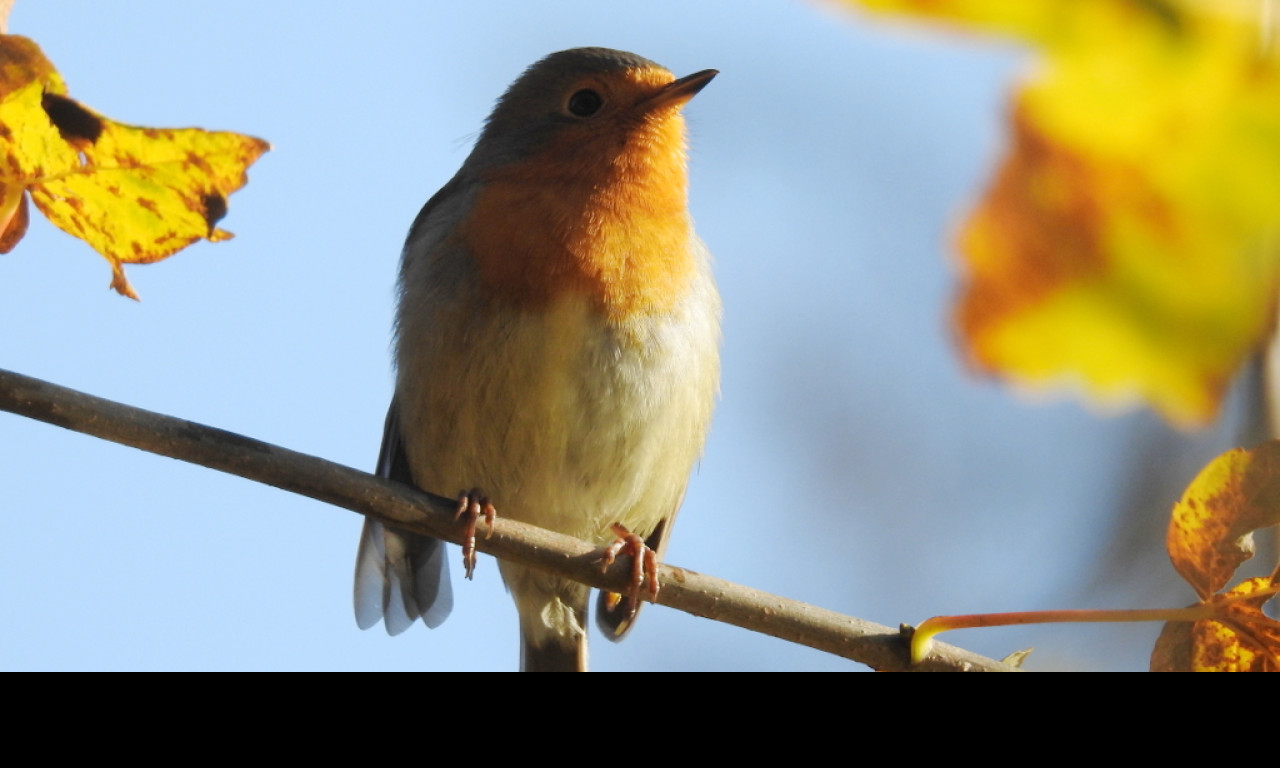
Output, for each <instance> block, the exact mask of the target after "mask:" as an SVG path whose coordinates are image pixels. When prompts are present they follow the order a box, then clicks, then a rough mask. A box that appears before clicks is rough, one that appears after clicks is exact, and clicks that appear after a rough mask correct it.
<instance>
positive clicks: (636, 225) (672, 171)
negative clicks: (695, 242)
mask: <svg viewBox="0 0 1280 768" xmlns="http://www.w3.org/2000/svg"><path fill="white" fill-rule="evenodd" d="M687 186H688V184H687V177H686V171H685V153H684V130H683V120H682V118H681V117H680V116H679V115H678V114H677V113H676V112H674V111H672V112H670V113H669V114H664V115H659V116H654V117H653V119H651V120H649V121H647V122H645V123H643V124H641V125H638V126H636V125H633V126H628V130H626V131H625V132H624V131H623V130H622V127H621V126H619V127H617V130H616V131H615V133H614V134H613V135H609V134H606V135H603V136H602V135H591V136H583V135H582V133H581V132H580V131H578V132H575V131H573V130H568V129H566V130H565V131H562V132H560V133H559V134H558V135H556V136H555V137H553V139H552V140H551V141H550V142H549V143H548V145H547V146H546V147H545V148H544V149H543V150H540V151H539V152H538V153H537V154H536V155H534V156H533V157H531V158H529V159H527V160H525V161H522V162H520V163H517V164H513V165H508V166H506V167H503V168H501V169H498V170H496V171H492V172H490V173H488V174H487V175H486V176H485V184H484V186H483V188H482V189H481V191H480V193H479V194H478V196H477V199H476V202H475V205H474V207H473V208H472V210H471V212H470V214H469V216H468V217H467V220H466V222H465V223H464V224H463V226H462V228H461V230H460V234H461V235H462V237H463V238H464V242H465V243H466V245H467V247H468V248H470V249H471V251H472V253H473V254H474V257H475V259H476V263H477V266H478V268H479V274H480V279H481V283H482V285H483V288H484V290H485V291H486V292H487V293H488V294H489V295H490V296H491V297H492V298H493V299H494V300H497V301H501V302H504V303H509V304H514V305H516V306H520V307H524V308H536V307H539V306H545V305H546V304H547V303H548V302H550V301H551V300H553V299H555V298H556V297H557V296H559V295H560V294H561V293H562V292H565V291H577V292H581V293H583V294H585V295H587V296H588V297H589V298H590V299H591V300H592V301H593V302H594V303H595V304H596V305H597V306H598V307H599V309H600V311H601V312H602V313H604V314H605V315H606V316H607V317H609V318H610V319H615V320H617V319H623V318H627V317H630V316H632V315H636V314H652V313H659V312H663V311H666V310H669V309H670V308H671V307H672V306H673V305H674V304H675V303H676V302H677V301H679V299H680V298H681V297H682V296H683V295H684V293H685V291H686V290H687V289H688V286H689V284H690V281H691V279H692V276H693V271H694V268H695V265H694V260H693V254H692V252H691V250H690V242H691V238H692V226H691V224H690V221H689V216H688V212H687V199H688V193H687Z"/></svg>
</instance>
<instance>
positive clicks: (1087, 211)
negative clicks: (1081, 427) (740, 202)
mask: <svg viewBox="0 0 1280 768" xmlns="http://www.w3.org/2000/svg"><path fill="white" fill-rule="evenodd" d="M849 2H856V3H857V4H859V5H862V6H864V7H866V8H869V9H873V10H880V11H893V12H897V13H912V14H919V15H924V16H928V17H932V18H935V19H941V20H944V21H947V22H950V23H952V24H953V25H956V26H959V27H963V28H969V29H977V30H981V31H991V32H997V33H1001V34H1009V35H1013V36H1016V37H1019V38H1021V39H1023V40H1025V41H1027V42H1029V43H1031V44H1033V45H1034V46H1036V47H1037V48H1038V49H1039V51H1040V52H1041V53H1042V54H1043V61H1042V66H1040V67H1038V68H1037V71H1036V74H1035V76H1034V78H1033V79H1031V80H1030V81H1028V82H1027V83H1026V84H1025V85H1024V86H1023V87H1021V89H1020V90H1019V91H1018V93H1017V95H1016V97H1015V99H1014V102H1013V106H1012V108H1011V125H1010V134H1011V136H1010V138H1011V146H1010V148H1009V150H1008V152H1007V155H1006V158H1005V160H1004V161H1003V163H1002V165H1001V167H1000V169H999V171H998V172H997V173H996V175H995V177H994V179H993V180H992V182H991V184H990V187H989V189H988V191H987V194H986V195H985V197H984V198H983V199H982V201H981V202H980V203H979V204H978V206H977V208H976V210H974V211H973V213H972V214H971V215H970V216H969V218H968V220H967V222H966V223H965V225H964V227H963V230H962V232H961V235H960V243H959V244H960V248H961V251H962V254H963V260H964V264H965V267H966V271H967V275H966V277H965V284H964V286H963V289H962V293H961V296H960V299H959V302H958V304H957V308H956V312H955V317H956V323H957V325H958V327H959V329H960V335H961V337H962V340H963V342H964V344H965V345H966V347H967V351H968V354H969V357H970V359H971V361H972V362H973V364H974V365H976V366H977V367H978V368H979V369H981V370H985V371H990V372H996V373H999V374H1001V375H1003V376H1005V377H1007V378H1009V379H1011V380H1013V381H1016V382H1019V383H1022V384H1025V385H1034V386H1045V385H1052V384H1059V383H1063V382H1067V383H1072V384H1079V385H1082V386H1083V387H1084V389H1085V390H1086V391H1087V392H1088V393H1089V394H1090V395H1091V396H1092V397H1093V398H1095V399H1097V400H1100V401H1104V402H1110V401H1126V400H1130V399H1132V398H1134V397H1140V398H1142V399H1144V400H1146V401H1147V402H1148V403H1150V404H1151V405H1152V406H1153V407H1155V408H1156V409H1157V410H1159V411H1160V412H1161V413H1162V414H1164V416H1165V417H1166V418H1168V419H1170V420H1171V421H1173V422H1175V423H1177V424H1180V425H1184V426H1187V425H1199V424H1204V423H1206V422H1208V421H1209V420H1211V419H1212V418H1213V417H1214V415H1215V414H1216V412H1217V408H1218V405H1219V401H1220V398H1221V395H1222V393H1223V391H1224V390H1225V388H1226V385H1227V383H1228V381H1229V379H1230V378H1231V376H1232V375H1233V373H1234V372H1235V371H1236V370H1237V369H1238V368H1239V367H1240V365H1241V364H1242V363H1243V362H1244V361H1245V360H1246V358H1247V357H1248V356H1249V355H1250V354H1251V353H1252V352H1253V350H1254V349H1256V348H1257V347H1258V346H1259V344H1260V343H1261V342H1262V341H1263V340H1264V338H1265V337H1266V336H1267V335H1268V333H1269V331H1270V323H1271V321H1272V319H1273V316H1274V315H1273V311H1274V308H1275V297H1276V290H1277V287H1278V285H1280V260H1278V259H1277V255H1278V254H1277V243H1280V239H1277V235H1278V234H1280V44H1278V43H1277V41H1276V40H1274V39H1272V37H1271V36H1270V35H1271V34H1273V33H1274V32H1275V29H1274V27H1273V26H1268V25H1267V24H1264V21H1263V18H1262V13H1263V8H1264V4H1265V3H1266V2H1270V0H1264V2H1256V1H1255V0H1216V1H1211V0H1019V1H1018V2H1006V1H1005V0H849ZM1274 10H1275V11H1276V12H1277V13H1280V9H1274Z"/></svg>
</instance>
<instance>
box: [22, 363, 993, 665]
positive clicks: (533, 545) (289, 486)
mask: <svg viewBox="0 0 1280 768" xmlns="http://www.w3.org/2000/svg"><path fill="white" fill-rule="evenodd" d="M0 410H5V411H11V412H13V413H16V414H19V415H22V416H27V417H30V418H33V419H37V420H40V421H44V422H48V423H50V424H54V425H56V426H59V427H64V428H66V429H70V430H74V431H77V432H83V433H85V434H89V435H93V436H95V437H100V438H102V439H104V440H111V441H113V442H117V443H122V444H124V445H129V446H133V447H134V448H140V449H142V450H144V451H150V452H151V453H157V454H160V455H162V456H168V457H170V458H174V459H181V460H182V461H187V462H191V463H194V464H200V465H201V466H205V467H209V468H210V469H216V470H219V471H221V472H227V473H230V474H233V475H239V476H240V477H244V478H248V479H250V480H256V481H257V482H260V483H266V484H268V485H273V486H275V487H277V488H282V489H284V490H286V491H292V492H293V493H299V494H302V495H304V496H310V497H311V498H313V499H319V500H320V501H324V502H327V503H329V504H333V505H335V506H339V507H344V508H346V509H350V510H352V511H355V512H359V513H361V514H365V515H369V516H371V517H373V518H375V519H377V520H380V521H381V522H383V523H386V524H388V525H393V526H396V527H398V528H403V529H405V530H410V531H415V532H418V533H425V534H430V535H432V536H436V537H438V538H441V539H445V540H447V541H452V542H454V543H458V542H459V541H460V540H461V535H462V526H461V525H460V524H458V523H457V522H455V520H454V508H455V506H456V502H455V501H453V500H451V499H445V498H442V497H440V496H435V495H432V494H427V493H422V492H421V491H418V490H416V489H414V488H410V487H409V486H406V485H402V484H399V483H393V482H390V481H387V480H384V479H382V478H379V477H374V476H373V475H369V474H367V473H364V472H360V471H358V470H355V469H352V468H350V467H345V466H342V465H341V464H335V463H333V462H331V461H326V460H324V459H320V458H317V457H314V456H308V455H306V454H302V453H297V452H295V451H290V450H288V449H285V448H280V447H278V446H274V445H271V444H268V443H263V442H259V441H257V440H253V439H251V438H248V437H243V436H241V435H237V434H234V433H231V432H227V431H225V430H221V429H215V428H213V427H206V426H204V425H201V424H196V423H193V422H190V421H185V420H183V419H176V418H173V417H171V416H164V415H161V414H158V413H152V412H150V411H144V410H142V409H139V408H133V407H131V406H127V405H123V404H121V403H115V402H112V401H110V400H104V399H102V398H98V397H93V396H92V395H86V394H83V393H81V392H76V391H75V390H71V389H66V388H65V387H59V386H57V385H55V384H50V383H48V382H44V381H40V380H39V379H33V378H30V377H27V376H23V375H21V374H17V373H12V372H9V371H5V370H0ZM477 548H478V549H479V550H480V551H481V552H487V553H489V554H491V555H494V556H495V557H499V558H502V559H505V560H513V561H516V562H519V563H522V564H524V565H529V566H533V567H535V568H539V569H542V570H544V571H549V572H551V573H555V574H557V575H560V576H565V577H568V578H571V579H574V580H576V581H580V582H582V583H584V584H589V585H591V586H593V587H598V588H602V589H610V590H613V591H620V590H623V589H625V587H626V585H627V583H628V579H629V572H630V562H629V560H627V558H620V560H619V562H616V563H614V564H613V566H612V567H610V568H609V570H608V571H607V572H601V569H600V561H599V556H600V550H599V548H598V547H593V546H591V545H589V544H587V543H585V542H582V541H579V540H577V539H573V538H570V537H568V536H562V535H560V534H558V533H553V532H551V531H547V530H544V529H541V528H535V527H533V526H531V525H525V524H523V523H519V522H516V521H514V520H506V519H502V518H499V520H498V522H497V524H496V526H495V527H494V531H493V536H492V537H491V538H488V539H486V538H484V537H479V540H478V541H477ZM659 580H660V582H661V584H662V588H661V593H660V594H659V596H658V601H657V602H658V603H660V604H662V605H667V606H670V607H672V608H678V609H679V610H682V611H686V612H688V613H692V614H694V615H695V616H703V617H705V618H709V619H714V620H716V621H723V622H726V623H729V624H733V625H736V626H739V627H743V628H745V629H750V630H754V631H756V632H763V633H764V634H767V635H772V636H774V637H778V638H781V639H784V640H790V641H792V642H796V643H800V644H802V645H807V646H810V647H812V648H817V649H819V650H823V651H827V652H829V653H834V654H837V655H839V656H843V657H845V658H849V659H853V660H854V661H859V662H862V663H863V664H867V665H868V666H871V667H873V668H875V669H879V670H906V669H912V670H919V671H1010V670H1012V667H1010V666H1008V665H1006V664H1003V663H1001V662H998V661H995V660H992V659H988V658H986V657H983V656H979V655H977V654H974V653H970V652H969V651H965V650H962V649H959V648H955V647H953V646H948V645H945V644H943V643H935V644H934V648H933V650H932V652H931V653H930V655H929V656H928V658H926V659H925V660H924V661H923V662H922V663H921V664H918V665H916V666H914V667H911V666H910V664H909V662H908V653H907V642H906V639H905V638H904V636H903V634H902V632H900V631H899V630H896V629H892V628H890V627H885V626H881V625H878V624H873V623H871V622H867V621H862V620H861V619H855V618H852V617H849V616H843V615H841V614H838V613H835V612H832V611H827V610H824V609H822V608H816V607H814V606H811V605H806V604H805V603H801V602H797V601H795V600H788V599H786V598H783V597H778V596H776V595H771V594H768V593H766V592H761V591H759V590H755V589H751V588H749V587H743V586H740V585H737V584H733V583H730V582H727V581H723V580H721V579H716V578H713V577H710V576H704V575H702V574H699V573H695V572H694V571H690V570H686V569H684V568H677V567H675V566H670V565H663V566H661V567H660V569H659Z"/></svg>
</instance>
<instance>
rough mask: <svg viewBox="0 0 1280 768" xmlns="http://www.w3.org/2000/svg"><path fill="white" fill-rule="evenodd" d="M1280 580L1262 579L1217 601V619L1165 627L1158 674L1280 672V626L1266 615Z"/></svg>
mask: <svg viewBox="0 0 1280 768" xmlns="http://www.w3.org/2000/svg"><path fill="white" fill-rule="evenodd" d="M1277 585H1280V579H1276V578H1269V577H1265V576H1262V577H1258V578H1255V579H1248V580H1246V581H1243V582H1241V583H1240V584H1238V585H1236V587H1235V588H1234V589H1232V590H1231V591H1229V592H1227V593H1226V594H1223V595H1213V596H1212V597H1211V598H1210V599H1209V601H1208V604H1209V605H1211V606H1212V607H1213V608H1214V610H1215V613H1216V614H1217V616H1216V618H1213V619H1203V620H1201V621H1196V622H1169V623H1168V624H1165V626H1164V629H1163V630H1162V631H1161V632H1160V637H1159V639H1157V640H1156V645H1155V649H1154V650H1153V651H1152V653H1151V671H1153V672H1280V622H1277V621H1276V620H1275V619H1272V618H1270V617H1268V616H1267V615H1266V614H1264V613H1263V612H1262V606H1263V604H1265V603H1266V602H1267V601H1268V600H1271V599H1272V598H1274V597H1275V595H1276V588H1277Z"/></svg>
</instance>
